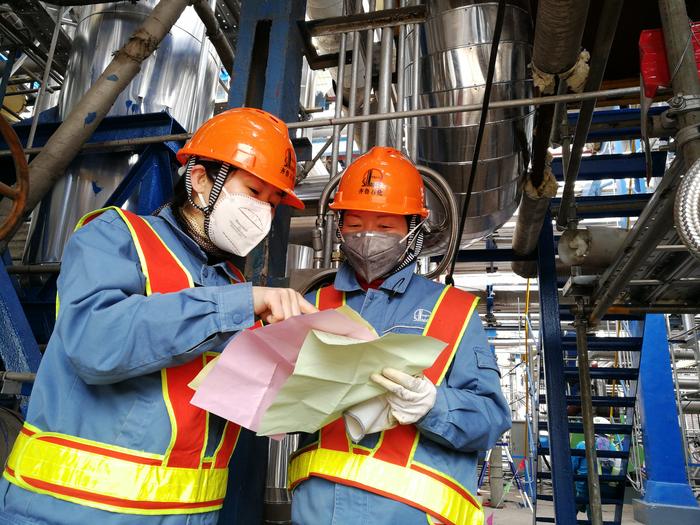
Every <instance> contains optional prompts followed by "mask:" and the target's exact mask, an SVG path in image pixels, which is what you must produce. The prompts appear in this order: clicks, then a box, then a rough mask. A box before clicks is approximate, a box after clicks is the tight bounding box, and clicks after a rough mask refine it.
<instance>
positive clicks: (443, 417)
mask: <svg viewBox="0 0 700 525" xmlns="http://www.w3.org/2000/svg"><path fill="white" fill-rule="evenodd" d="M448 410H449V408H448V406H447V397H446V396H445V388H444V387H442V388H440V387H438V389H437V395H436V396H435V404H434V405H433V408H431V409H430V410H429V411H428V413H427V414H426V415H425V416H423V418H422V419H421V420H419V421H418V422H417V423H416V425H417V426H418V428H419V429H420V430H424V431H426V432H429V433H431V434H437V435H441V434H443V433H444V431H445V429H446V427H447V413H448Z"/></svg>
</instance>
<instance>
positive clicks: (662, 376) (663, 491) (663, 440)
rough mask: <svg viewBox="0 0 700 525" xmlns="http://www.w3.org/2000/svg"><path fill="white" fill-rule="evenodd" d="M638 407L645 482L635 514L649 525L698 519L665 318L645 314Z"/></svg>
mask: <svg viewBox="0 0 700 525" xmlns="http://www.w3.org/2000/svg"><path fill="white" fill-rule="evenodd" d="M639 407H640V412H641V418H642V432H643V436H644V459H645V465H646V473H647V482H646V491H645V493H644V498H643V499H641V500H636V501H635V505H634V515H635V519H637V520H638V521H642V522H643V523H649V524H659V525H660V524H662V523H664V524H665V523H673V524H674V525H677V524H681V523H687V524H691V523H693V524H697V523H700V507H698V502H697V501H696V500H695V496H694V495H693V491H692V489H691V487H690V485H689V484H688V474H687V472H686V469H685V454H684V452H683V441H682V439H681V429H680V426H679V424H678V415H677V407H676V398H675V396H674V386H673V376H672V373H671V358H670V355H669V345H668V335H667V333H666V322H665V320H664V316H663V315H661V314H654V315H647V316H646V322H645V323H644V339H643V342H642V355H641V362H640V367H639Z"/></svg>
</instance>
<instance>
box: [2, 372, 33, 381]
mask: <svg viewBox="0 0 700 525" xmlns="http://www.w3.org/2000/svg"><path fill="white" fill-rule="evenodd" d="M35 380H36V374H34V373H32V372H0V383H2V382H3V381H14V382H16V383H33V382H34V381H35Z"/></svg>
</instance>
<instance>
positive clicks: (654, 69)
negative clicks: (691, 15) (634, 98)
mask: <svg viewBox="0 0 700 525" xmlns="http://www.w3.org/2000/svg"><path fill="white" fill-rule="evenodd" d="M690 30H691V31H692V32H693V35H694V37H692V38H691V44H692V46H693V49H694V51H695V63H696V64H697V65H698V76H700V22H695V23H693V24H691V25H690ZM675 67H676V64H673V65H672V68H673V69H675ZM639 70H640V71H641V73H642V84H643V85H644V94H645V96H647V97H650V98H651V97H655V96H656V92H657V90H658V89H659V88H662V87H671V74H672V73H671V68H669V66H668V60H667V58H666V44H665V43H664V33H663V31H662V30H661V29H646V30H644V31H642V33H641V34H640V35H639Z"/></svg>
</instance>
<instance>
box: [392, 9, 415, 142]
mask: <svg viewBox="0 0 700 525" xmlns="http://www.w3.org/2000/svg"><path fill="white" fill-rule="evenodd" d="M400 4H401V7H404V6H405V5H406V0H401V2H400ZM405 48H406V26H405V25H402V26H399V42H398V48H397V50H396V110H397V111H401V110H402V109H403V107H404V100H403V99H404V67H405V62H406V49H405ZM417 65H418V64H416V66H417ZM403 130H404V121H403V120H401V121H399V122H398V123H397V126H396V149H398V150H400V151H404V150H405V148H404V147H403Z"/></svg>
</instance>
